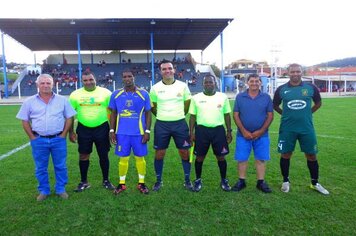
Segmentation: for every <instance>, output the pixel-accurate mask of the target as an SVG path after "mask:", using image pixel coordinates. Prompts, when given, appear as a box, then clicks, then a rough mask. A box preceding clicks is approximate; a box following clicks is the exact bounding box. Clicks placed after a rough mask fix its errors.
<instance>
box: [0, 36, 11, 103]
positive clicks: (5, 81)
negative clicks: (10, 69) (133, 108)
mask: <svg viewBox="0 0 356 236" xmlns="http://www.w3.org/2000/svg"><path fill="white" fill-rule="evenodd" d="M1 47H2V67H3V68H4V95H5V98H8V97H9V94H8V85H7V70H6V57H5V43H4V33H3V32H1Z"/></svg>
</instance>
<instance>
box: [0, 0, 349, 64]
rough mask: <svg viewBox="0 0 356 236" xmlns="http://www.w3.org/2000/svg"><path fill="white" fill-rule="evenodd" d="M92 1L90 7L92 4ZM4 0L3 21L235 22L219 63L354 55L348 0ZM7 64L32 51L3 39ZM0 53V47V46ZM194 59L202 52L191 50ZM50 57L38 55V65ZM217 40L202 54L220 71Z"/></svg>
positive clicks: (30, 57) (225, 38)
mask: <svg viewBox="0 0 356 236" xmlns="http://www.w3.org/2000/svg"><path fill="white" fill-rule="evenodd" d="M90 2H92V4H90ZM210 2H211V1H197V0H196V1H194V0H193V1H192V0H178V1H158V0H151V1H147V0H140V1H138V0H136V1H135V0H129V1H128V0H125V1H121V0H105V1H84V2H83V1H73V0H61V1H54V2H53V3H49V2H48V0H46V1H43V0H31V1H28V0H17V1H16V2H13V1H10V0H5V1H3V2H2V4H1V6H2V7H1V9H0V17H1V18H233V19H234V20H233V21H232V22H231V23H230V24H229V25H228V26H227V27H226V29H225V30H224V32H223V45H224V53H223V64H224V65H225V66H226V65H228V64H230V63H231V62H233V61H236V60H240V59H248V60H254V61H267V62H268V63H269V64H277V65H278V66H285V65H288V64H290V63H300V64H302V65H305V66H311V65H314V64H319V63H323V62H327V61H331V60H335V59H343V58H347V57H356V33H355V32H354V31H355V25H356V24H355V23H356V18H355V16H354V15H355V13H354V9H355V6H354V4H353V2H354V1H352V0H338V1H335V0H299V1H292V0H244V1H242V0H219V1H214V2H213V3H210ZM4 38H5V40H4V41H5V55H6V61H7V62H19V63H22V62H26V63H33V62H34V53H33V52H31V51H30V50H29V49H27V48H25V47H24V46H23V45H21V44H19V43H17V42H15V41H14V40H12V39H10V38H8V37H7V36H6V35H5V37H4ZM0 53H2V49H1V48H0ZM192 54H193V57H194V58H195V59H196V61H199V62H200V61H201V57H200V52H197V51H193V52H192ZM47 55H48V53H42V52H36V61H37V62H39V61H42V60H43V59H44V58H45V57H46V56H47ZM220 55H221V54H220V37H218V38H217V39H216V40H215V41H214V42H212V44H210V45H209V47H208V48H207V49H206V50H205V51H204V52H203V62H204V63H211V64H213V63H215V64H216V65H217V66H219V67H221V65H222V63H221V61H222V60H221V56H220Z"/></svg>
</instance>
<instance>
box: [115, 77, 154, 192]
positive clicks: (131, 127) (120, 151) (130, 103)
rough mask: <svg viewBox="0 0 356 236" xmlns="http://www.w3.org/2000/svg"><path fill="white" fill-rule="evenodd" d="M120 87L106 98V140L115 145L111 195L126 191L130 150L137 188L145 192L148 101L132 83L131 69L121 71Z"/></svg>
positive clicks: (142, 91)
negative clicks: (115, 176) (116, 158)
mask: <svg viewBox="0 0 356 236" xmlns="http://www.w3.org/2000/svg"><path fill="white" fill-rule="evenodd" d="M122 82H123V85H124V87H123V88H121V89H119V90H116V91H114V92H113V94H112V95H111V98H110V103H109V109H110V110H111V116H110V139H111V142H112V143H114V144H116V148H115V154H116V155H118V156H119V157H120V161H119V177H120V182H119V185H118V186H117V187H116V189H115V190H114V194H119V193H121V192H123V191H125V190H126V174H127V171H128V167H129V158H130V154H131V149H132V151H133V153H134V155H135V160H136V168H137V172H138V185H137V189H138V190H139V191H140V192H142V193H144V194H147V193H148V188H147V187H146V185H145V175H146V161H145V158H144V156H146V155H147V142H148V141H149V140H150V127H151V102H150V97H149V95H148V93H147V91H146V90H144V89H141V88H138V87H137V86H136V85H135V78H134V75H133V73H132V72H131V71H129V70H124V72H123V73H122Z"/></svg>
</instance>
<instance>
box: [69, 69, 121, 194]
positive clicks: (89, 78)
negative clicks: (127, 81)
mask: <svg viewBox="0 0 356 236" xmlns="http://www.w3.org/2000/svg"><path fill="white" fill-rule="evenodd" d="M82 82H83V88H80V89H77V90H75V91H74V92H72V93H71V95H70V96H69V101H70V103H71V105H72V107H73V108H74V109H75V110H76V111H77V113H78V115H77V120H78V125H77V128H76V132H74V127H73V125H72V128H71V129H70V131H69V138H70V141H71V142H73V143H74V142H76V141H78V152H79V169H80V175H81V182H80V183H79V184H78V187H77V188H76V189H75V191H76V192H82V191H84V190H85V189H87V188H89V187H90V184H89V183H88V179H87V175H88V169H89V158H90V154H91V152H92V150H93V143H94V144H95V146H96V151H97V153H98V156H99V163H100V167H101V171H102V176H103V183H102V185H103V187H104V188H106V189H111V190H112V189H114V186H113V185H112V184H111V183H110V181H109V164H110V163H109V158H108V153H109V151H110V140H109V130H110V129H109V122H108V115H109V110H108V105H109V101H110V96H111V92H110V91H109V90H107V89H105V88H101V87H99V86H96V79H95V76H94V74H93V73H92V72H88V71H85V72H84V73H83V75H82ZM77 135H78V136H77Z"/></svg>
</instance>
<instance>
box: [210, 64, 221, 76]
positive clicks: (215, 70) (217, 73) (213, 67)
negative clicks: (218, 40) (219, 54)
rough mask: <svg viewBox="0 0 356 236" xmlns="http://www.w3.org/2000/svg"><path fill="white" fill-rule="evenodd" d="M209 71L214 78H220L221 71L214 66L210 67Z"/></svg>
mask: <svg viewBox="0 0 356 236" xmlns="http://www.w3.org/2000/svg"><path fill="white" fill-rule="evenodd" d="M210 66H211V69H212V70H213V71H214V75H215V77H220V73H221V70H220V69H219V67H217V66H216V65H215V64H212V65H210Z"/></svg>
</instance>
